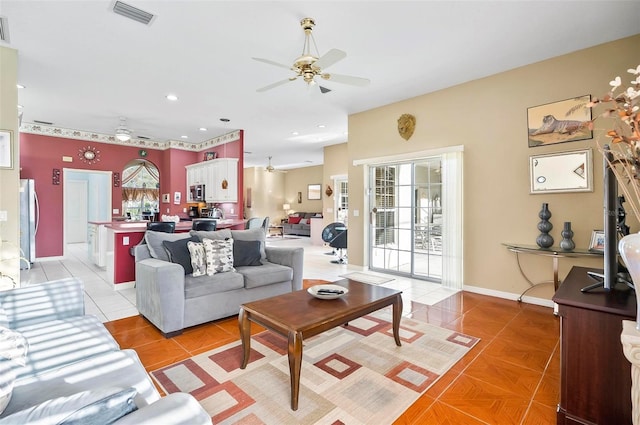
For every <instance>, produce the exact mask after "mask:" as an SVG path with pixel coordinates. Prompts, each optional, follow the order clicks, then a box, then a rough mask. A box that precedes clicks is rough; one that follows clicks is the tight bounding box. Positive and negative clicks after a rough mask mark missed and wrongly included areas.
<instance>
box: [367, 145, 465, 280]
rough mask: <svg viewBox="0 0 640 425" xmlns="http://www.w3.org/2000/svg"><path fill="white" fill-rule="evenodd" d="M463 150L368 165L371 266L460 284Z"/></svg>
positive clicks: (382, 270) (383, 270) (379, 269)
mask: <svg viewBox="0 0 640 425" xmlns="http://www.w3.org/2000/svg"><path fill="white" fill-rule="evenodd" d="M461 162H462V156H461V152H453V153H451V154H443V155H436V156H432V157H427V158H421V159H417V160H405V161H402V162H396V163H386V164H379V165H370V166H369V188H370V189H371V190H369V200H368V201H369V208H370V215H369V217H370V222H369V241H370V246H369V267H370V268H371V269H372V270H377V271H381V272H386V273H394V274H400V275H406V276H409V277H412V278H418V279H424V280H429V281H433V282H440V283H446V285H445V286H447V287H452V288H461V286H462V279H461V275H462V271H461V270H462V197H461V193H462V186H461V184H462V174H461V170H462V164H461Z"/></svg>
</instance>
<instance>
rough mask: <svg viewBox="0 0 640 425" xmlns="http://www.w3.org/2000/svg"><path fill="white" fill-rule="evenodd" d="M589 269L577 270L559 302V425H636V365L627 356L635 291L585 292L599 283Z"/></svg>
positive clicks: (557, 298) (558, 295)
mask: <svg viewBox="0 0 640 425" xmlns="http://www.w3.org/2000/svg"><path fill="white" fill-rule="evenodd" d="M588 271H598V272H602V271H601V270H598V269H589V268H585V267H573V268H572V269H571V271H570V272H569V274H568V275H567V277H566V279H565V280H564V282H562V284H561V285H560V287H559V288H558V291H557V292H556V293H555V295H554V296H553V301H554V302H556V303H557V304H558V315H559V316H560V344H561V347H560V381H561V383H560V404H559V405H558V419H557V423H558V424H562V425H564V424H600V425H608V424H616V425H626V424H629V425H631V423H632V421H631V364H630V363H629V361H628V360H627V359H626V358H625V357H624V354H623V352H622V344H621V343H620V333H621V332H622V321H623V320H635V318H636V298H635V293H634V292H633V290H630V289H628V288H626V287H624V286H623V285H619V286H617V287H616V289H615V290H613V291H611V292H604V291H603V290H596V291H594V292H590V293H582V292H580V289H581V288H583V287H585V286H587V285H589V284H591V283H593V281H592V280H591V279H590V278H589V277H588V276H587V272H588Z"/></svg>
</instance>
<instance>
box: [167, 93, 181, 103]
mask: <svg viewBox="0 0 640 425" xmlns="http://www.w3.org/2000/svg"><path fill="white" fill-rule="evenodd" d="M166 97H167V100H171V101H174V102H175V101H176V100H178V96H176V95H175V94H168V95H167V96H166Z"/></svg>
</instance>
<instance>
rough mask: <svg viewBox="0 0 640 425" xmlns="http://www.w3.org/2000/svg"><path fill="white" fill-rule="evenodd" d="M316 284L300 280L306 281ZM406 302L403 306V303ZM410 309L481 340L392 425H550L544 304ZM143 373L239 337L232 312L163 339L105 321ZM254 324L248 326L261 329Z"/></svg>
mask: <svg viewBox="0 0 640 425" xmlns="http://www.w3.org/2000/svg"><path fill="white" fill-rule="evenodd" d="M314 283H317V282H314V281H310V280H306V281H305V286H309V285H310V284H314ZM405 307H406V306H405ZM405 310H410V311H411V313H409V314H408V315H409V316H410V317H414V318H416V319H419V320H423V321H426V322H429V323H432V324H435V325H438V326H442V327H445V328H449V329H455V330H457V331H460V332H462V333H466V334H469V335H472V336H476V337H480V338H481V339H482V340H481V341H480V342H479V343H478V344H477V345H476V346H475V347H474V348H473V349H472V350H471V351H470V353H469V354H467V355H466V356H465V357H464V358H463V359H462V360H461V361H459V362H458V363H457V364H456V365H455V366H454V367H453V368H452V369H451V370H450V371H449V372H448V373H447V374H445V375H444V376H442V377H441V378H440V380H439V381H438V382H436V384H435V385H434V386H433V387H431V388H430V389H429V390H428V391H427V392H426V393H424V394H423V395H422V396H421V397H420V398H419V399H418V400H417V401H416V402H415V403H414V404H413V405H412V406H411V407H409V408H408V409H407V410H406V411H405V412H404V414H403V415H402V416H400V418H398V419H397V420H396V421H395V424H438V425H440V424H451V425H454V424H455V425H464V424H499V425H505V424H526V425H531V424H555V423H556V406H557V404H558V400H559V392H560V348H559V334H560V331H559V319H558V318H557V317H555V316H554V315H553V311H552V309H550V308H546V307H539V306H535V305H531V304H519V303H517V302H515V301H507V300H503V299H499V298H494V297H488V296H483V295H478V294H473V293H469V292H459V293H457V294H455V295H452V296H451V297H449V298H447V299H445V300H443V301H441V302H439V303H437V304H435V305H433V306H426V305H424V304H419V303H415V302H411V303H410V308H409V309H407V308H405ZM105 326H106V327H107V329H109V331H110V332H111V333H112V335H113V336H114V337H115V339H116V340H117V341H118V343H119V344H120V346H121V347H122V348H133V349H134V350H136V352H137V353H138V355H139V357H140V359H141V360H142V363H143V364H144V366H145V368H146V369H147V371H153V370H156V369H159V368H161V367H163V366H166V365H169V364H172V363H175V362H177V361H180V360H183V359H186V358H189V357H191V356H194V355H196V354H200V353H202V352H205V351H208V350H211V349H213V348H216V347H219V346H222V345H225V344H227V343H229V342H232V341H235V340H238V339H239V331H238V323H237V319H236V318H228V319H223V320H219V321H216V322H213V323H208V324H205V325H201V326H196V327H193V328H190V329H187V330H185V331H184V332H183V333H182V334H181V335H178V336H176V337H173V338H171V339H165V338H164V337H163V336H162V335H161V334H160V332H159V331H158V330H157V329H156V328H155V327H154V326H153V325H151V324H150V323H149V322H148V321H146V320H145V319H143V318H142V317H140V316H133V317H128V318H124V319H120V320H116V321H112V322H107V323H105ZM262 330H263V329H262V328H259V327H258V326H256V325H255V324H254V325H253V326H252V331H253V332H260V331H262Z"/></svg>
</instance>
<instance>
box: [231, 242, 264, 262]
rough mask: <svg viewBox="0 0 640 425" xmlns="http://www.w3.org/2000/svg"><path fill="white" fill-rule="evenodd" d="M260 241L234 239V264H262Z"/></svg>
mask: <svg viewBox="0 0 640 425" xmlns="http://www.w3.org/2000/svg"><path fill="white" fill-rule="evenodd" d="M261 258H262V254H261V253H260V241H241V240H234V241H233V265H234V266H236V267H239V266H261V265H262V262H261V261H260V259H261Z"/></svg>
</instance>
